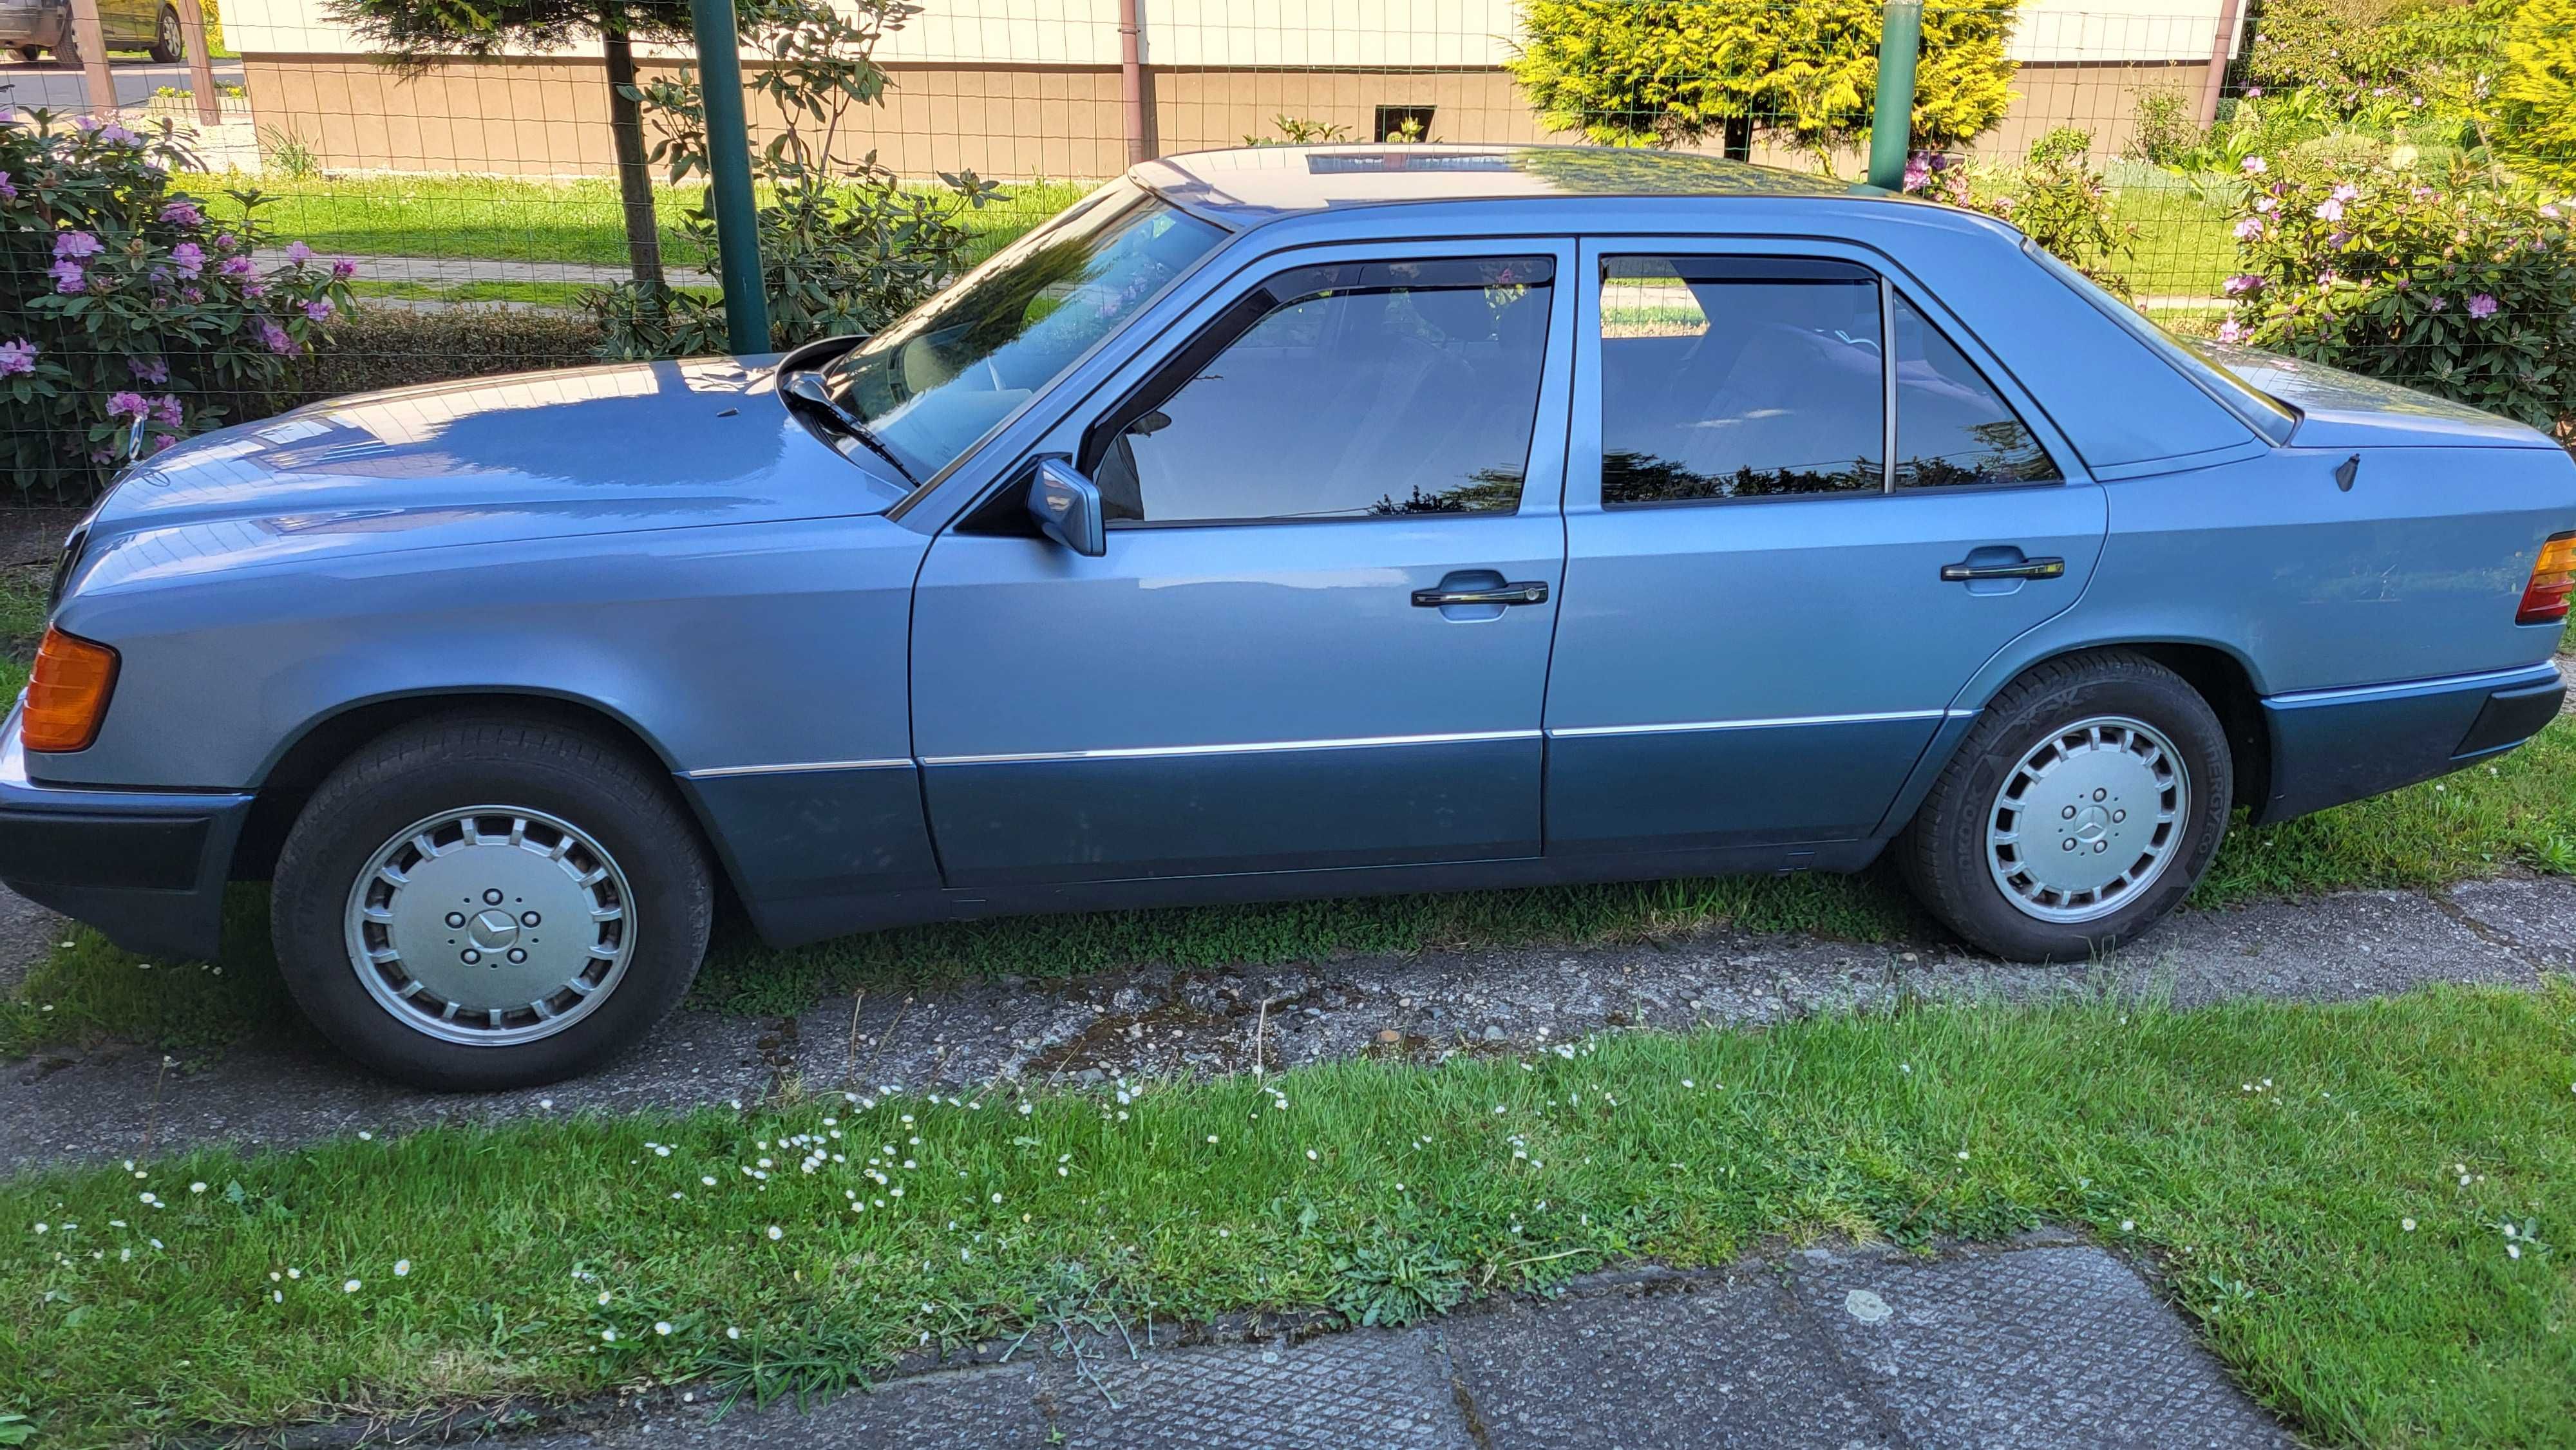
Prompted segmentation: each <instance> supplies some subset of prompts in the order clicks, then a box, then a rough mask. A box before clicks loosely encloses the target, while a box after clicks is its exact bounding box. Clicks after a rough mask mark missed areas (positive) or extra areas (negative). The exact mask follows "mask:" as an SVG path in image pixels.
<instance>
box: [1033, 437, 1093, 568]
mask: <svg viewBox="0 0 2576 1450" xmlns="http://www.w3.org/2000/svg"><path fill="white" fill-rule="evenodd" d="M1029 517H1031V518H1033V519H1036V520H1037V521H1038V529H1039V531H1040V532H1042V533H1044V534H1045V535H1046V536H1047V537H1048V538H1050V539H1053V540H1055V541H1056V542H1057V543H1059V544H1062V545H1064V546H1065V547H1066V548H1068V549H1071V550H1072V551H1074V552H1075V553H1077V554H1080V555H1082V556H1083V557H1085V558H1088V559H1097V558H1099V557H1100V556H1101V555H1103V554H1106V553H1108V552H1109V525H1108V522H1107V520H1106V519H1105V518H1103V517H1102V514H1101V508H1100V486H1099V485H1098V484H1096V483H1093V482H1092V481H1091V480H1090V479H1087V478H1085V477H1083V476H1082V471H1081V470H1080V469H1077V468H1075V467H1074V466H1073V465H1072V464H1070V463H1068V462H1066V461H1065V460H1063V459H1061V458H1041V459H1039V460H1038V466H1037V474H1036V476H1035V477H1034V478H1032V479H1031V480H1030V481H1029Z"/></svg>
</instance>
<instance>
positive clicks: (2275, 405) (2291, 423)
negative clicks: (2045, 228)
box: [2021, 240, 2299, 444]
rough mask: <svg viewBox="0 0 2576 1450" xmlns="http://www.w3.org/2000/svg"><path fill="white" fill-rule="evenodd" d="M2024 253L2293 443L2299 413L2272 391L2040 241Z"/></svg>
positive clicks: (2231, 406)
mask: <svg viewBox="0 0 2576 1450" xmlns="http://www.w3.org/2000/svg"><path fill="white" fill-rule="evenodd" d="M2021 249H2022V250H2023V251H2024V252H2026V253H2028V254H2029V255H2030V257H2031V259H2032V260H2033V261H2036V262H2037V263H2039V264H2040V265H2041V266H2042V267H2045V268H2047V269H2048V270H2049V271H2050V272H2051V273H2053V274H2055V276H2056V277H2057V279H2058V280H2059V281H2061V282H2064V283H2065V284H2066V285H2067V286H2069V287H2071V288H2073V289H2075V292H2076V295H2078V296H2080V297H2082V298H2084V299H2085V300H2086V301H2088V302H2090V303H2092V304H2093V305H2094V306H2095V307H2096V308H2098V309H2100V310H2101V312H2102V314H2103V315H2104V316H2106V317H2109V318H2110V319H2111V320H2112V321H2114V322H2116V323H2118V324H2120V326H2121V327H2123V328H2125V329H2127V330H2128V332H2129V335H2130V336H2132V337H2135V338H2136V339H2137V340H2138V341H2140V342H2143V343H2145V344H2146V345H2147V346H2148V347H2149V348H2150V349H2152V350H2153V351H2154V352H2155V354H2156V355H2157V356H2158V357H2161V358H2163V359H2164V360H2165V361H2166V362H2169V363H2171V364H2173V365H2174V367H2175V368H2176V369H2177V370H2179V371H2180V372H2181V373H2182V375H2183V376H2185V377H2187V378H2190V379H2191V380H2192V381H2194V382H2196V383H2198V384H2200V386H2201V388H2202V390H2203V391H2205V392H2207V393H2208V394H2209V395H2210V396H2211V397H2213V398H2216V399H2218V400H2219V401H2220V402H2221V403H2224V404H2226V405H2227V409H2228V411H2229V412H2231V413H2234V414H2235V415H2236V416H2238V417H2239V418H2242V419H2244V420H2245V422H2246V424H2247V426H2249V427H2251V428H2252V429H2253V430H2254V431H2255V432H2257V433H2260V434H2262V435H2263V436H2264V437H2266V438H2269V439H2270V440H2272V441H2273V442H2274V443H2276V444H2279V443H2287V442H2289V441H2290V434H2291V432H2292V430H2294V429H2296V428H2297V427H2298V426H2299V414H2298V410H2297V409H2294V408H2292V407H2290V406H2289V405H2288V404H2287V403H2284V402H2282V401H2281V400H2280V399H2278V398H2275V397H2273V396H2272V395H2271V394H2269V393H2266V392H2263V391H2262V390H2260V389H2258V388H2253V387H2249V386H2247V385H2246V383H2245V380H2244V379H2242V378H2240V377H2238V376H2236V375H2235V374H2234V373H2231V372H2229V371H2228V370H2227V369H2225V368H2223V367H2220V366H2219V365H2218V364H2217V363H2215V362H2213V361H2211V360H2210V359H2209V358H2208V357H2207V356H2205V355H2204V354H2203V353H2202V352H2201V351H2200V350H2199V349H2198V348H2197V347H2196V346H2194V345H2193V344H2192V343H2191V342H2189V341H2187V340H2185V339H2182V338H2177V337H2175V336H2174V335H2173V334H2172V333H2169V332H2167V331H2165V330H2164V329H2163V328H2161V327H2158V326H2157V325H2156V324H2155V323H2153V322H2151V321H2149V320H2148V319H2147V318H2146V317H2145V316H2144V315H2143V314H2141V313H2140V312H2139V311H2138V310H2137V309H2136V308H2134V307H2131V306H2130V305H2129V304H2127V303H2125V302H2123V301H2121V300H2120V299H2119V298H2117V297H2114V296H2112V295H2111V294H2110V293H2108V292H2105V291H2103V290H2102V289H2101V288H2100V287H2098V286H2096V285H2095V284H2094V282H2093V279H2092V278H2090V277H2087V276H2085V275H2084V274H2083V273H2081V272H2078V271H2076V270H2075V269H2074V268H2073V267H2070V266H2068V265H2066V264H2065V263H2064V262H2061V261H2059V260H2058V259H2057V258H2055V257H2053V256H2050V255H2049V254H2048V253H2047V252H2045V251H2043V250H2041V249H2040V247H2039V244H2038V243H2036V242H2031V241H2027V240H2025V241H2024V242H2023V243H2022V244H2021Z"/></svg>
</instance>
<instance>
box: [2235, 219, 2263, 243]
mask: <svg viewBox="0 0 2576 1450" xmlns="http://www.w3.org/2000/svg"><path fill="white" fill-rule="evenodd" d="M2261 235H2263V219H2262V218H2261V217H2251V216H2250V217H2247V218H2246V219H2245V220H2243V221H2241V222H2238V223H2237V224H2236V240H2238V241H2240V242H2250V241H2252V240H2254V239H2255V238H2256V237H2259V236H2261Z"/></svg>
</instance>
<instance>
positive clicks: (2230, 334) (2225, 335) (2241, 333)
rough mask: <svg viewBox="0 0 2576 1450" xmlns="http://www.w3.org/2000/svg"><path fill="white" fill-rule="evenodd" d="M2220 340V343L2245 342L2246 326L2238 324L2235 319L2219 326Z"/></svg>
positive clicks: (2230, 319)
mask: <svg viewBox="0 0 2576 1450" xmlns="http://www.w3.org/2000/svg"><path fill="white" fill-rule="evenodd" d="M2218 340H2219V341H2220V342H2243V341H2244V340H2245V324H2243V323H2241V322H2238V321H2237V320H2236V319H2235V318H2233V317H2231V318H2229V319H2227V320H2226V321H2225V322H2222V323H2220V324H2218Z"/></svg>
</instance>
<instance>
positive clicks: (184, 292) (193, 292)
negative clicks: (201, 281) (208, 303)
mask: <svg viewBox="0 0 2576 1450" xmlns="http://www.w3.org/2000/svg"><path fill="white" fill-rule="evenodd" d="M179 300H180V301H182V302H203V301H205V300H206V293H205V289H203V288H200V287H182V288H180V289H179Z"/></svg>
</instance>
